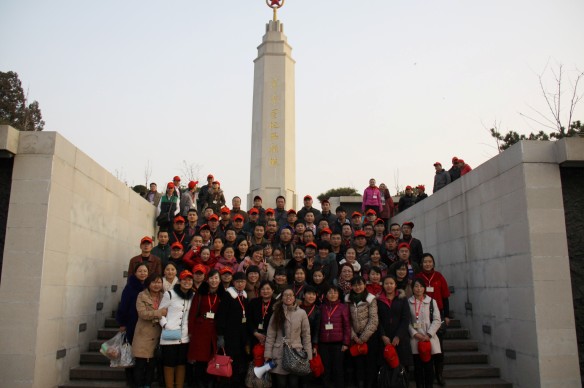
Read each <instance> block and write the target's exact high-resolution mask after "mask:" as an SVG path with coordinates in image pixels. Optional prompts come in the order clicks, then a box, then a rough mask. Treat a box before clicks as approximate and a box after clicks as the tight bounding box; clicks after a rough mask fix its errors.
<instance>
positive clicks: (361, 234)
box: [355, 230, 367, 238]
mask: <svg viewBox="0 0 584 388" xmlns="http://www.w3.org/2000/svg"><path fill="white" fill-rule="evenodd" d="M358 237H367V236H365V232H363V231H362V230H358V231H356V232H355V238H358Z"/></svg>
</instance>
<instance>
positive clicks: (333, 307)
mask: <svg viewBox="0 0 584 388" xmlns="http://www.w3.org/2000/svg"><path fill="white" fill-rule="evenodd" d="M337 306H338V307H337ZM320 313H321V315H320V336H319V340H320V341H319V342H342V343H343V345H346V346H349V345H350V344H351V323H350V322H349V308H348V307H347V305H346V304H344V303H341V302H340V301H337V302H334V303H330V302H328V301H327V302H325V303H324V304H323V305H322V306H321V307H320ZM329 314H331V316H330V323H331V324H332V325H333V328H332V329H330V330H327V327H328V324H329Z"/></svg>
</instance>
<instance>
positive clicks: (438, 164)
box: [434, 162, 442, 167]
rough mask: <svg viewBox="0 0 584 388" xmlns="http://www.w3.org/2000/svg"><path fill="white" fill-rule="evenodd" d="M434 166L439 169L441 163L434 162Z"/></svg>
mask: <svg viewBox="0 0 584 388" xmlns="http://www.w3.org/2000/svg"><path fill="white" fill-rule="evenodd" d="M436 166H440V167H442V163H440V162H436V163H434V167H436Z"/></svg>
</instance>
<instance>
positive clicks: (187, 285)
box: [159, 270, 193, 388]
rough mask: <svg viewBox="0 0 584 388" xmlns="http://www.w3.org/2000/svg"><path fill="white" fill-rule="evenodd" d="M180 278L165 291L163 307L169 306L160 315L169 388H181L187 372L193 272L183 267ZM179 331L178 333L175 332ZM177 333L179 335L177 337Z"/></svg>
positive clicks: (161, 303)
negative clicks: (163, 313)
mask: <svg viewBox="0 0 584 388" xmlns="http://www.w3.org/2000/svg"><path fill="white" fill-rule="evenodd" d="M179 279H180V282H179V283H178V284H176V285H175V286H174V287H173V288H172V290H170V291H167V292H165V293H164V296H163V298H162V302H160V308H166V309H168V312H167V314H166V316H165V317H162V318H160V322H159V323H160V326H162V334H161V336H160V347H161V349H162V364H163V365H164V381H165V383H166V388H174V387H175V385H176V387H177V388H182V387H183V385H184V381H185V375H186V364H187V351H188V349H189V340H190V338H189V309H190V308H191V302H192V299H193V274H192V273H191V272H190V271H188V270H184V271H182V272H181V273H180V275H179ZM174 333H177V334H174ZM177 337H178V339H176V338H177Z"/></svg>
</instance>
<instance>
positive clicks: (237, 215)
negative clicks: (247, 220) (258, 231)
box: [233, 214, 244, 221]
mask: <svg viewBox="0 0 584 388" xmlns="http://www.w3.org/2000/svg"><path fill="white" fill-rule="evenodd" d="M238 220H240V221H243V220H244V218H243V216H242V215H241V214H236V215H235V217H233V221H238Z"/></svg>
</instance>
